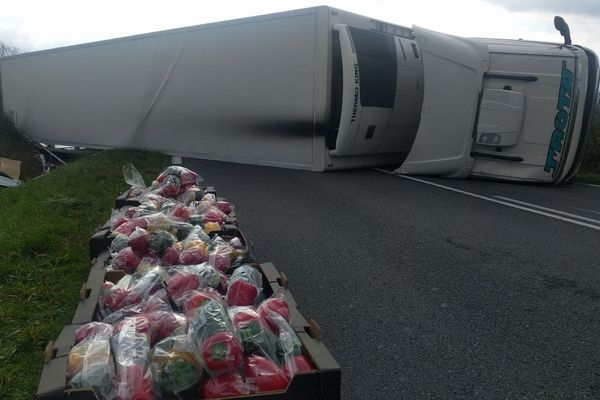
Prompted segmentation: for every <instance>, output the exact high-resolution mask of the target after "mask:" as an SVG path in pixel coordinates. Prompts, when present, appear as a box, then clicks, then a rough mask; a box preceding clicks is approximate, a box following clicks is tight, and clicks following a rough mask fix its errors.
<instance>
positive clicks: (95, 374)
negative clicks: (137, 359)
mask: <svg viewBox="0 0 600 400" xmlns="http://www.w3.org/2000/svg"><path fill="white" fill-rule="evenodd" d="M67 375H68V377H69V379H68V382H69V383H68V385H69V386H70V387H71V388H73V389H93V390H94V392H95V393H96V395H97V396H98V398H99V399H102V400H112V399H113V397H114V394H115V368H114V363H113V357H112V353H111V348H110V338H106V337H103V336H101V335H100V336H97V337H95V336H90V337H88V338H86V339H85V340H83V341H81V342H79V343H78V344H76V345H75V346H73V348H72V349H71V351H70V352H69V356H68V359H67Z"/></svg>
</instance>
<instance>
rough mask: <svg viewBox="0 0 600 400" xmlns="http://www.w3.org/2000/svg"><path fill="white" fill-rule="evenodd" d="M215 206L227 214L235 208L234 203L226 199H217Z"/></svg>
mask: <svg viewBox="0 0 600 400" xmlns="http://www.w3.org/2000/svg"><path fill="white" fill-rule="evenodd" d="M215 206H216V207H217V208H218V209H219V210H221V211H222V212H223V213H225V214H227V215H229V214H231V213H232V212H233V210H234V208H235V207H234V206H233V204H231V203H230V202H228V201H226V200H217V201H216V202H215Z"/></svg>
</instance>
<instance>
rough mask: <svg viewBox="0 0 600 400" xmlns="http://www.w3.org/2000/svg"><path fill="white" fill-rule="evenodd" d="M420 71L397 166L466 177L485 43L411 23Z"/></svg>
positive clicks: (420, 172)
mask: <svg viewBox="0 0 600 400" xmlns="http://www.w3.org/2000/svg"><path fill="white" fill-rule="evenodd" d="M414 30H415V35H416V39H417V43H418V45H419V49H420V50H421V54H422V58H423V66H424V71H425V78H424V81H425V94H424V100H423V108H422V114H421V123H420V126H419V130H418V132H417V137H416V139H415V142H414V144H413V147H412V149H411V151H410V153H409V155H408V157H407V159H406V161H405V162H404V164H403V165H402V166H401V167H400V168H398V172H400V173H404V174H416V175H444V176H453V177H466V176H468V174H469V172H470V171H471V166H472V161H473V159H472V158H471V156H470V152H471V146H472V143H473V138H472V134H473V128H474V125H475V117H476V114H477V104H478V100H479V93H480V92H481V86H482V80H483V73H484V72H485V71H486V70H487V68H488V62H489V61H488V60H489V53H488V51H487V48H486V47H485V46H484V45H482V44H480V43H479V42H477V41H475V40H471V39H465V38H460V37H456V36H451V35H445V34H442V33H438V32H433V31H430V30H427V29H423V28H419V27H414Z"/></svg>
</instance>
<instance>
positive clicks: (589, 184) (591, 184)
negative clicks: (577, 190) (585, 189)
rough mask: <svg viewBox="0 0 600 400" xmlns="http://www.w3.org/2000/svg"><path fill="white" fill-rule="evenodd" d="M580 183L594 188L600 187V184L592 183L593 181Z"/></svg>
mask: <svg viewBox="0 0 600 400" xmlns="http://www.w3.org/2000/svg"><path fill="white" fill-rule="evenodd" d="M582 185H585V186H593V187H596V188H600V185H594V184H593V183H582Z"/></svg>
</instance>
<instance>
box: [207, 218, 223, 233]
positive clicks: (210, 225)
mask: <svg viewBox="0 0 600 400" xmlns="http://www.w3.org/2000/svg"><path fill="white" fill-rule="evenodd" d="M203 223H204V221H203ZM220 230H221V224H219V223H218V222H207V223H204V233H206V234H207V235H209V234H211V233H212V232H218V231H220Z"/></svg>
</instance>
